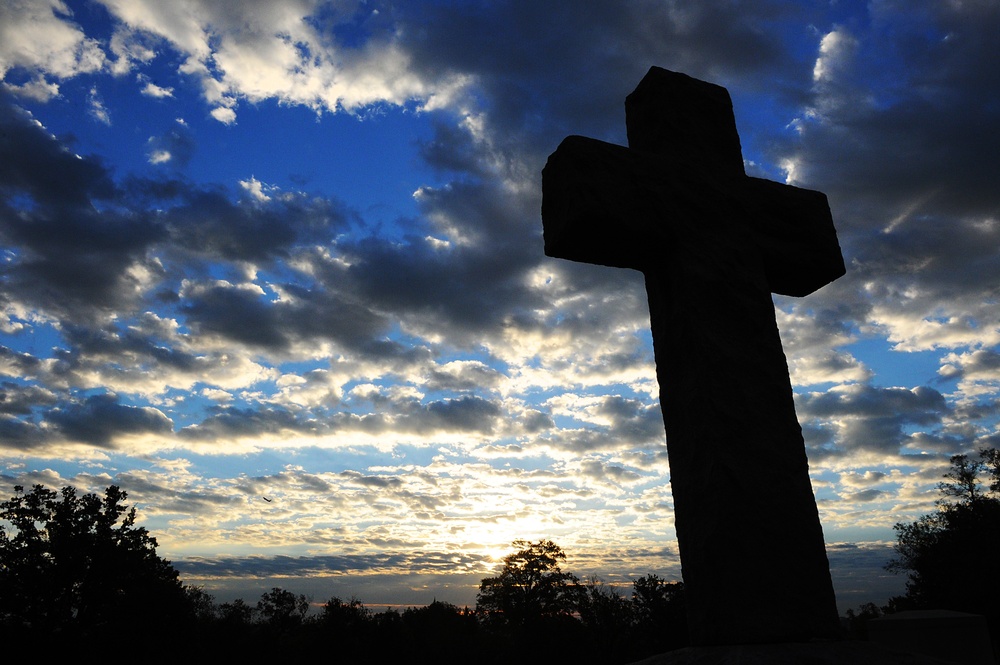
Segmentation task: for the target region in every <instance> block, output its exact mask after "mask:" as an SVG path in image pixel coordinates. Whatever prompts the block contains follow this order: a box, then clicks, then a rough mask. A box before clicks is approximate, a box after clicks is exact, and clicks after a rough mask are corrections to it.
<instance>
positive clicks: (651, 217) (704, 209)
mask: <svg viewBox="0 0 1000 665" xmlns="http://www.w3.org/2000/svg"><path fill="white" fill-rule="evenodd" d="M625 110H626V126H627V130H628V143H629V147H628V148H626V147H623V146H618V145H613V144H610V143H605V142H602V141H597V140H594V139H589V138H584V137H579V136H570V137H568V138H566V139H565V140H564V141H563V142H562V143H561V144H560V145H559V147H558V148H557V149H556V151H555V152H554V153H553V154H552V155H551V156H550V157H549V159H548V162H547V164H546V166H545V169H544V170H543V172H542V196H543V198H542V223H543V235H544V240H545V253H546V254H547V255H549V256H553V257H558V258H564V259H570V260H573V261H581V262H585V263H596V264H601V265H607V266H616V267H622V268H633V269H636V270H640V271H642V273H643V275H644V276H645V281H646V293H647V298H648V301H649V310H650V323H651V327H652V333H653V351H654V356H655V359H656V376H657V380H658V382H659V386H660V406H661V408H662V410H663V421H664V425H665V428H666V435H667V453H668V458H669V461H670V485H671V491H672V493H673V498H674V526H675V529H676V532H677V541H678V546H679V550H680V557H681V567H682V572H683V577H684V583H685V594H686V602H687V605H688V618H689V626H690V629H691V639H692V642H693V643H694V644H699V645H715V644H747V643H760V642H791V641H800V640H807V639H813V638H829V637H833V636H835V635H836V634H837V633H838V631H839V626H838V617H837V608H836V602H835V598H834V593H833V586H832V583H831V580H830V569H829V563H828V561H827V557H826V549H825V545H824V539H823V530H822V526H821V525H820V521H819V514H818V512H817V509H816V500H815V497H814V496H813V492H812V485H811V483H810V480H809V469H808V461H807V459H806V454H805V446H804V442H803V439H802V429H801V427H800V426H799V423H798V420H797V419H796V416H795V407H794V404H793V399H792V388H791V383H790V381H789V378H788V366H787V363H786V361H785V356H784V353H783V351H782V348H781V340H780V338H779V336H778V327H777V323H776V319H775V314H774V304H773V302H772V299H771V293H772V292H773V293H779V294H784V295H791V296H804V295H808V294H809V293H812V292H813V291H815V290H816V289H818V288H820V287H822V286H824V285H825V284H828V283H829V282H831V281H833V280H835V279H837V278H838V277H840V276H841V275H843V274H844V272H845V269H844V261H843V257H842V256H841V252H840V246H839V244H838V242H837V234H836V231H835V229H834V226H833V219H832V217H831V214H830V208H829V205H828V203H827V200H826V196H825V195H823V194H822V193H820V192H814V191H810V190H805V189H800V188H797V187H792V186H789V185H784V184H781V183H777V182H772V181H769V180H762V179H759V178H752V177H748V176H747V175H746V173H745V171H744V168H743V156H742V151H741V149H740V140H739V135H738V133H737V131H736V121H735V118H734V115H733V107H732V101H731V100H730V97H729V93H728V91H727V90H726V89H725V88H723V87H720V86H717V85H713V84H711V83H706V82H704V81H699V80H697V79H694V78H691V77H689V76H686V75H684V74H680V73H676V72H671V71H668V70H665V69H661V68H658V67H653V68H652V69H650V70H649V73H648V74H647V75H646V76H645V77H644V78H643V79H642V81H641V82H640V83H639V85H638V87H637V88H636V89H635V91H634V92H632V94H630V95H629V96H628V97H627V98H626V100H625Z"/></svg>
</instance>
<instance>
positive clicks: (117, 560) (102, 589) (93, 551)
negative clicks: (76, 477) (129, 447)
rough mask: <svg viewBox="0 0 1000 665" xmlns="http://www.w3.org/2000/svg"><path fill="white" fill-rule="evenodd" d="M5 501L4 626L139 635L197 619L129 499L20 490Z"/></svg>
mask: <svg viewBox="0 0 1000 665" xmlns="http://www.w3.org/2000/svg"><path fill="white" fill-rule="evenodd" d="M14 491H15V494H14V496H13V497H11V498H10V499H9V500H7V501H4V502H2V503H0V519H3V520H6V521H7V522H8V523H9V527H4V526H3V525H0V623H2V624H3V625H4V626H6V627H7V628H15V627H22V628H25V629H28V628H30V629H32V630H35V631H42V632H53V631H64V630H69V629H72V630H76V631H82V632H84V633H88V634H94V633H97V632H101V631H105V630H107V631H111V630H113V631H118V632H121V631H127V632H132V633H134V632H136V631H137V630H139V629H140V628H142V627H145V626H149V625H151V624H153V623H155V624H156V625H157V626H159V627H162V626H163V625H164V624H166V623H169V622H171V621H176V620H180V619H187V618H191V617H193V614H194V610H195V607H194V604H195V601H196V600H197V599H196V598H195V596H194V595H191V594H189V593H188V592H187V591H186V590H185V588H184V586H183V585H182V584H181V582H180V580H179V579H178V574H177V571H176V570H175V569H174V568H173V566H171V565H170V562H169V561H167V560H165V559H162V558H160V557H159V556H157V554H156V546H157V543H156V539H155V538H153V537H151V536H150V535H149V533H148V532H147V531H146V529H145V528H143V527H139V526H136V525H135V520H136V514H135V508H134V507H133V508H128V507H126V506H125V505H124V501H125V499H126V498H127V494H126V493H125V492H124V491H122V490H121V489H120V488H119V487H117V486H115V485H112V486H110V487H108V488H107V490H105V492H104V496H103V498H102V497H99V496H97V495H96V494H86V495H84V496H82V497H81V496H78V495H77V493H76V489H75V488H73V487H64V488H63V489H62V492H61V493H56V492H55V491H52V490H48V489H45V487H43V486H42V485H35V486H34V487H33V488H32V489H31V491H29V492H25V491H24V488H23V487H22V486H16V487H15V488H14Z"/></svg>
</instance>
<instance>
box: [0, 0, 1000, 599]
mask: <svg viewBox="0 0 1000 665" xmlns="http://www.w3.org/2000/svg"><path fill="white" fill-rule="evenodd" d="M848 11H851V12H855V11H856V12H857V13H854V14H847V13H846V12H848ZM998 31H1000V7H998V5H997V4H996V3H992V2H960V3H959V2H955V3H938V2H930V1H927V2H916V3H894V2H873V3H869V5H868V7H867V9H857V10H845V9H838V8H837V7H833V8H823V7H817V5H816V4H815V3H802V5H801V6H799V5H798V4H795V3H769V2H765V3H753V5H752V6H745V7H744V6H739V3H736V5H734V4H733V3H731V2H722V1H718V2H716V1H714V0H713V1H710V2H699V3H687V2H680V1H678V2H630V3H625V4H623V5H622V4H620V3H600V2H583V3H548V2H503V3H422V2H412V3H411V2H407V3H391V2H378V1H376V2H347V1H337V2H311V1H308V0H287V1H281V2H275V1H273V0H266V1H265V0H259V1H254V2H241V3H217V2H207V1H205V0H191V1H189V2H183V3H181V2H161V1H159V0H99V1H98V2H93V3H66V4H64V3H63V2H60V1H58V0H48V1H41V2H30V3H20V2H14V3H10V2H6V3H2V4H0V79H2V81H3V84H2V88H0V239H2V243H3V251H4V255H3V261H2V263H0V270H2V281H0V375H2V383H0V473H2V474H3V475H2V480H3V488H2V489H3V490H4V491H6V492H10V491H11V490H12V487H13V485H15V484H22V485H30V484H33V483H44V484H46V485H48V486H50V487H57V486H61V485H64V484H74V485H76V486H78V487H79V488H81V489H82V490H90V491H92V490H98V489H100V488H102V487H104V486H107V485H108V484H111V483H116V484H119V485H121V486H122V487H123V488H124V489H126V490H127V491H128V492H129V496H130V499H131V500H133V501H135V502H137V503H138V504H139V506H140V513H141V516H142V518H143V519H144V520H145V522H144V523H145V524H146V525H147V526H148V527H149V528H150V530H151V531H152V532H153V534H154V535H155V536H156V537H157V538H158V540H159V541H160V545H161V551H162V553H163V554H164V555H165V556H167V557H168V558H170V559H173V560H175V561H176V562H178V563H179V565H180V567H181V569H182V571H185V573H186V574H189V575H191V576H193V577H195V578H197V579H204V580H212V579H223V578H232V577H241V576H244V577H255V578H264V577H267V578H270V577H281V576H282V575H292V576H299V577H304V576H305V577H308V576H313V577H323V576H329V575H346V574H351V575H356V576H363V575H382V574H385V575H392V574H396V575H403V574H405V575H406V576H409V577H407V579H411V578H414V576H415V577H420V578H421V579H423V576H428V575H430V576H433V575H455V576H457V577H456V579H461V580H466V579H467V578H466V577H463V576H481V574H482V573H484V572H486V571H489V570H490V569H491V568H492V566H494V565H495V562H496V557H497V556H499V555H501V554H503V553H505V552H506V546H507V545H508V544H509V543H510V541H511V540H513V539H514V538H528V539H533V538H540V537H545V538H553V539H555V540H556V541H557V542H558V543H559V544H560V545H561V546H562V547H563V548H564V549H565V550H566V551H567V553H568V554H569V555H570V557H571V560H573V558H574V557H576V559H575V561H576V565H574V566H573V568H574V571H575V572H583V573H586V572H588V571H590V572H594V573H599V574H602V575H605V576H612V577H613V576H614V575H618V576H621V577H623V578H624V577H627V576H628V575H630V574H645V573H647V572H658V573H660V574H668V575H674V576H676V575H677V574H678V572H679V562H678V561H677V559H676V556H675V542H674V539H673V530H672V502H671V497H670V491H669V484H668V481H669V465H668V463H667V459H666V448H665V445H664V434H663V426H662V420H661V415H660V410H659V406H658V403H657V397H656V396H657V388H656V381H655V375H654V369H653V364H652V348H651V342H650V333H649V330H648V324H649V319H648V311H647V309H646V301H645V293H644V290H643V284H642V280H641V276H640V275H639V274H638V273H634V272H631V271H625V270H614V269H608V268H600V267H596V266H585V265H579V264H571V263H568V262H564V261H557V260H551V259H547V258H545V257H544V256H543V255H542V251H541V224H540V219H539V212H538V211H539V207H540V201H541V191H540V176H539V173H540V170H541V167H542V165H543V164H544V160H545V157H546V156H547V154H548V153H550V152H551V151H552V150H553V149H554V148H555V146H556V145H557V144H558V142H559V140H560V139H561V138H562V137H563V136H565V135H566V134H569V133H574V134H586V135H589V136H594V137H597V138H601V139H605V140H610V141H614V142H618V143H624V142H625V138H624V113H623V112H622V103H623V100H624V96H625V95H626V94H627V93H628V92H630V91H631V89H632V88H633V87H634V86H635V84H636V83H637V82H638V81H639V79H640V78H641V77H642V75H643V74H644V73H645V71H646V69H647V68H648V67H649V66H650V65H654V64H655V65H659V66H663V67H667V68H670V69H675V70H679V71H684V72H686V73H689V74H691V75H693V76H697V77H699V78H704V79H707V80H711V81H714V82H716V83H719V84H722V85H725V86H727V87H728V88H729V89H730V91H731V93H732V95H733V98H734V103H735V107H736V114H737V123H738V125H739V129H740V131H741V137H742V141H743V151H744V157H745V161H746V166H747V171H748V173H750V174H751V175H757V176H761V177H769V178H772V179H776V180H784V181H787V182H789V183H791V184H795V185H799V186H803V187H809V188H814V189H819V190H822V191H824V192H826V193H827V194H828V196H829V199H830V203H831V207H832V209H833V212H834V219H835V221H836V224H837V227H838V231H839V234H840V242H841V245H842V247H843V249H844V254H845V259H846V262H847V265H848V274H847V275H846V276H845V277H844V278H842V279H841V280H839V281H837V282H835V283H834V284H832V285H830V286H828V287H825V288H824V289H822V290H821V291H819V292H818V293H816V294H814V295H812V296H809V297H808V298H805V299H791V298H783V297H779V298H776V308H777V318H778V325H779V328H780V329H781V333H782V339H783V341H784V344H785V352H786V355H787V358H788V364H789V369H790V372H791V376H792V381H793V384H794V385H795V389H796V407H797V410H798V414H799V418H800V421H801V422H802V425H803V430H804V433H805V436H806V443H807V447H808V450H809V454H810V463H811V469H812V474H813V482H814V488H815V490H816V493H817V498H818V500H819V505H820V511H821V515H822V518H823V523H824V528H825V530H826V533H827V538H828V540H830V541H834V542H842V543H845V544H841V545H838V546H837V547H838V548H839V549H834V550H831V557H832V559H833V561H834V563H835V567H836V566H840V568H837V570H838V571H840V572H838V573H837V574H838V575H840V577H838V579H839V580H842V581H843V583H844V585H846V586H850V584H854V582H850V583H849V582H848V581H847V580H855V579H856V577H855V576H856V574H857V569H856V568H855V567H854V566H853V564H851V563H850V562H851V561H854V562H863V563H864V566H868V567H867V568H864V569H865V570H868V571H869V572H870V571H871V570H875V571H877V570H878V567H879V566H880V565H881V563H882V561H881V560H880V559H879V557H880V556H883V555H884V548H880V547H879V546H876V545H871V544H870V543H869V544H868V545H863V546H858V545H853V544H847V543H854V542H869V541H871V542H884V541H889V540H892V538H893V536H892V530H891V526H892V524H893V523H894V522H897V521H900V520H908V519H912V518H913V517H915V516H917V515H919V514H921V513H923V512H926V511H928V510H931V509H933V502H934V499H935V498H936V497H935V494H934V491H933V488H934V486H935V484H936V482H937V481H938V480H939V478H940V475H941V473H943V472H944V470H946V467H947V462H948V457H949V456H950V455H952V454H956V453H961V452H969V451H972V450H974V449H976V448H978V447H982V446H998V445H1000V431H998V424H997V423H998V404H1000V402H998V388H1000V352H998V350H997V347H998V342H1000V307H998V305H997V303H998V296H1000V293H998V288H1000V287H998V280H997V277H998V276H1000V199H998V196H997V193H996V183H997V182H998V180H1000V172H998V166H997V160H996V155H997V154H998V153H1000V134H998V133H997V132H996V131H995V127H997V126H998V124H1000V98H998V91H1000V69H998V68H997V67H995V66H986V63H990V62H992V61H993V59H994V58H995V54H994V53H993V51H994V49H995V36H996V34H997V33H998ZM124 89H127V90H128V91H130V92H129V94H131V95H132V97H131V98H130V99H134V100H138V101H135V102H134V103H136V104H138V103H140V102H141V103H142V104H150V105H157V106H156V108H159V109H169V110H168V111H166V112H167V113H168V114H171V115H172V116H173V117H174V119H173V120H171V121H169V122H167V123H164V124H159V125H156V126H155V127H152V128H151V127H147V126H144V125H141V124H140V123H141V118H139V119H137V116H136V112H135V110H134V109H130V108H128V107H127V105H125V104H122V103H119V102H118V100H120V99H121V98H122V97H121V95H123V94H125V93H124V92H121V91H122V90H124ZM266 104H273V105H274V106H273V109H272V111H273V112H274V113H275V114H276V115H275V117H278V118H282V117H286V116H284V115H282V114H292V113H295V112H297V110H301V109H305V110H307V111H308V115H307V116H305V118H303V117H302V116H295V117H296V118H298V119H297V120H295V122H308V123H313V124H315V123H319V125H323V124H324V123H332V122H334V119H335V118H339V117H342V116H345V115H347V116H350V117H351V121H352V122H354V123H355V124H356V125H357V126H358V127H378V126H379V124H378V123H388V122H390V121H392V120H393V119H395V118H404V119H406V121H407V122H412V123H416V124H417V125H419V126H421V127H423V128H424V129H425V130H426V135H425V136H423V137H422V138H419V139H413V138H412V137H402V138H400V139H399V142H400V147H399V149H400V151H401V152H400V155H401V156H400V157H398V159H399V160H410V161H409V163H411V165H412V168H414V169H415V170H416V171H415V172H416V173H417V174H418V175H417V176H416V177H417V178H418V179H419V182H418V185H417V186H416V187H413V188H412V197H411V199H410V200H409V201H408V202H407V203H406V205H409V206H411V208H410V209H409V210H410V211H409V212H408V213H406V214H404V215H399V216H396V217H394V218H393V217H390V218H389V219H388V220H386V219H382V218H381V217H379V214H378V213H377V212H374V211H373V210H374V208H372V207H366V205H367V204H363V203H361V202H359V200H357V199H355V198H353V197H354V196H355V195H358V196H360V194H357V193H356V192H352V191H349V190H347V189H344V190H337V189H335V188H325V187H315V186H312V185H310V184H309V183H308V182H307V181H306V180H301V181H300V185H299V186H296V185H295V182H296V178H291V179H290V180H288V181H284V180H283V181H280V182H279V181H278V180H277V179H274V180H271V179H269V178H268V177H265V176H264V175H262V174H261V173H260V172H257V173H255V172H252V171H251V170H250V169H249V168H248V169H247V170H246V171H245V172H240V171H239V168H240V165H239V162H238V160H236V162H235V163H232V161H230V163H228V164H227V167H226V169H227V170H226V172H225V173H226V174H227V175H225V176H222V175H218V176H214V175H212V174H211V173H207V172H206V170H205V169H204V168H203V167H202V166H200V165H201V164H204V163H211V160H210V159H208V157H206V155H205V153H206V152H211V151H212V150H214V149H216V148H213V147H211V146H213V145H218V144H217V143H212V142H214V141H222V140H223V139H219V138H215V137H218V136H223V137H233V138H226V139H225V140H226V141H232V142H233V143H235V141H236V140H237V139H236V138H235V137H237V136H240V134H239V132H240V131H241V127H243V126H244V123H249V122H251V118H252V117H253V116H254V114H257V113H260V112H262V111H261V110H260V109H261V108H264V107H265V105H266ZM268 108H271V107H268ZM272 111H269V112H272ZM58 116H62V117H64V118H71V121H62V122H68V126H72V125H73V124H74V123H75V124H76V125H78V126H86V127H90V128H92V129H91V130H88V131H86V132H85V131H83V129H80V130H79V131H74V132H71V131H69V130H67V129H66V127H62V126H60V128H59V129H57V128H56V127H54V125H55V124H58V123H59V122H61V121H59V120H57V117H58ZM287 117H288V118H289V120H288V122H289V123H291V122H293V121H292V120H291V115H288V116H287ZM273 129H274V131H275V132H279V131H280V130H281V129H282V128H281V127H274V128H273ZM98 131H101V132H104V134H101V135H102V136H105V137H106V138H105V139H104V143H103V144H102V143H100V142H98V141H91V140H88V139H87V137H89V136H95V135H97V134H94V132H98ZM222 131H224V132H227V133H226V134H220V133H219V132H222ZM359 131H360V130H359ZM75 134H79V135H80V136H76V135H75ZM133 134H136V135H137V134H141V135H142V136H141V139H135V141H136V142H135V145H136V146H137V148H136V150H135V151H133V152H134V154H133V155H132V157H131V158H129V160H127V161H124V162H122V163H118V161H117V158H116V157H114V156H113V155H112V153H113V148H112V145H113V144H114V142H115V139H114V138H112V137H114V136H115V135H119V136H122V137H125V136H127V135H133ZM147 137H148V138H147ZM122 140H126V139H124V138H123V139H122ZM240 140H242V141H247V142H250V143H251V144H252V142H253V140H254V138H253V137H242V138H241V139H240ZM260 140H261V141H263V140H264V139H263V137H261V138H260ZM340 167H341V168H342V169H344V170H349V169H350V168H352V167H351V165H349V164H342V165H340ZM233 169H236V170H235V171H234V170H233ZM230 173H234V174H235V175H228V174H230ZM373 186H374V187H375V188H376V189H377V183H376V185H373ZM680 352H683V351H682V350H681V351H680ZM720 399H739V396H738V395H732V396H720ZM720 454H724V453H722V452H720ZM709 481H711V479H709ZM263 497H267V498H268V499H269V500H268V501H265V500H264V498H263ZM873 553H876V554H873ZM852 555H856V557H855V558H854V559H852V558H851V556H852ZM858 565H859V566H860V565H861V564H858ZM185 566H187V567H185ZM469 579H471V578H469ZM477 579H478V578H477ZM423 583H424V582H421V584H423ZM220 584H221V582H220ZM413 584H416V582H414V583H413ZM413 584H411V585H410V586H411V587H412V588H417V587H413ZM899 585H900V586H901V582H899ZM417 586H419V585H417ZM845 588H846V587H845ZM456 593H458V592H456ZM462 593H468V589H467V588H466V590H465V591H463V592H462ZM425 600H427V601H429V599H425ZM457 600H458V601H459V602H466V601H467V600H468V597H467V596H463V597H461V598H457Z"/></svg>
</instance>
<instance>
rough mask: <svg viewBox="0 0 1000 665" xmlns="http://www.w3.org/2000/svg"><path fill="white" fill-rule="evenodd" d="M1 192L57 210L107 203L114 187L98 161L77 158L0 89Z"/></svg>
mask: <svg viewBox="0 0 1000 665" xmlns="http://www.w3.org/2000/svg"><path fill="white" fill-rule="evenodd" d="M0 193H2V194H3V196H4V198H5V199H6V198H7V197H9V196H12V195H13V194H15V193H16V194H26V195H27V196H29V197H31V199H32V201H33V202H34V204H35V205H37V206H41V207H44V208H48V209H55V210H58V209H64V208H76V207H80V206H87V205H88V204H89V203H90V202H91V200H108V199H111V198H113V197H114V196H115V194H116V188H115V185H114V183H113V182H112V180H111V177H110V174H109V173H108V170H107V168H106V167H105V166H104V165H103V164H102V163H101V162H100V160H99V159H97V158H96V157H92V156H91V157H81V156H78V155H76V154H75V153H74V152H73V151H72V150H70V149H69V147H68V146H66V145H64V143H63V142H62V141H59V140H58V139H56V138H55V137H54V136H52V135H51V134H49V133H48V132H47V131H46V130H45V129H44V128H43V127H42V126H41V124H39V123H38V122H37V121H36V120H35V119H34V118H33V117H32V116H31V115H30V114H29V113H28V112H27V111H24V110H23V109H21V108H20V107H19V106H16V105H15V104H14V103H13V102H12V101H11V99H10V97H9V96H8V95H7V93H6V92H4V91H3V90H2V89H0ZM6 213H7V211H5V214H6Z"/></svg>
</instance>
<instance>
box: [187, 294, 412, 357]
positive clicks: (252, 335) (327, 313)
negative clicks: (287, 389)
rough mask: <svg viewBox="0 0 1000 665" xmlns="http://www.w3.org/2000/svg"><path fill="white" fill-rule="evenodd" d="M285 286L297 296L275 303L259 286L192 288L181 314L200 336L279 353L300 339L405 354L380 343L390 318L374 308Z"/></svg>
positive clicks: (377, 351)
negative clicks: (378, 335) (377, 337)
mask: <svg viewBox="0 0 1000 665" xmlns="http://www.w3.org/2000/svg"><path fill="white" fill-rule="evenodd" d="M283 286H284V289H285V290H286V292H287V293H288V294H289V295H291V298H285V299H281V300H275V299H274V298H273V296H271V297H269V296H268V295H267V294H263V293H261V292H260V290H259V289H258V288H250V287H247V286H239V285H233V284H229V283H219V282H216V283H208V284H198V285H191V286H190V287H189V288H187V289H185V290H184V291H183V292H182V293H181V296H182V304H181V311H182V312H183V313H184V315H185V316H186V318H187V321H188V323H189V324H190V325H191V326H192V327H193V328H195V329H196V330H198V331H199V332H202V333H213V334H217V335H222V336H223V337H226V338H228V339H230V340H233V341H237V342H241V343H243V344H247V345H250V346H255V347H260V348H264V349H270V350H273V351H281V350H286V349H288V348H289V347H290V346H291V345H292V344H293V343H294V342H296V341H300V340H318V339H329V340H332V341H335V342H337V343H339V344H340V345H342V346H343V347H345V348H347V349H351V350H353V351H359V350H360V351H363V352H366V353H370V354H373V355H382V356H390V357H391V356H398V355H400V349H398V348H397V346H396V345H395V344H391V343H390V344H388V345H386V344H381V345H380V344H377V343H376V340H375V339H374V338H375V336H376V335H377V334H379V333H381V332H383V331H385V330H386V329H387V328H388V325H389V320H388V318H387V317H386V316H384V315H380V314H378V313H376V312H375V311H373V309H372V308H371V307H370V306H369V305H368V304H363V303H361V302H358V301H357V300H356V299H350V300H348V299H346V298H344V297H343V296H341V295H340V294H338V293H334V292H330V291H327V290H325V289H323V288H321V287H320V286H318V285H317V287H316V288H313V289H310V288H307V287H303V286H299V285H295V284H285V285H283Z"/></svg>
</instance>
